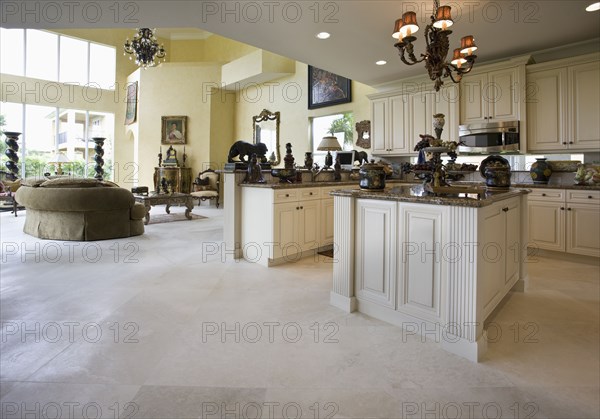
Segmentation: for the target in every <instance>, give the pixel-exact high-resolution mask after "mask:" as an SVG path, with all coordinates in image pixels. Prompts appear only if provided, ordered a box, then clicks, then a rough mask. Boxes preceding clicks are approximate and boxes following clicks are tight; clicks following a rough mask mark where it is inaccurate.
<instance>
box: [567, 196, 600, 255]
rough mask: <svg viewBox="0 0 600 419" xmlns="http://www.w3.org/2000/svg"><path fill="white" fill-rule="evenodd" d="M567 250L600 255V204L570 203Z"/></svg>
mask: <svg viewBox="0 0 600 419" xmlns="http://www.w3.org/2000/svg"><path fill="white" fill-rule="evenodd" d="M568 206H569V208H568V211H567V252H569V253H576V254H579V255H587V256H595V257H600V206H598V205H593V204H573V203H569V204H568Z"/></svg>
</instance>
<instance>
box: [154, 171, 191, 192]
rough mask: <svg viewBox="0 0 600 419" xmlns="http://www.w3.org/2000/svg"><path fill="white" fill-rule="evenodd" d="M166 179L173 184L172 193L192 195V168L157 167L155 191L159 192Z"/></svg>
mask: <svg viewBox="0 0 600 419" xmlns="http://www.w3.org/2000/svg"><path fill="white" fill-rule="evenodd" d="M162 178H165V179H166V181H167V183H169V184H171V187H172V188H173V190H172V192H179V193H185V194H187V193H190V192H191V189H192V168H191V167H155V168H154V190H155V191H158V190H159V187H160V181H161V180H162Z"/></svg>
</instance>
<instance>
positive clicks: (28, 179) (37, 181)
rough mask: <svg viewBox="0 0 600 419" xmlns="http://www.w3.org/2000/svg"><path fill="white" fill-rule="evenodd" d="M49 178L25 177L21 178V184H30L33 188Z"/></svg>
mask: <svg viewBox="0 0 600 419" xmlns="http://www.w3.org/2000/svg"><path fill="white" fill-rule="evenodd" d="M47 180H48V179H46V178H43V177H42V178H39V177H26V178H24V179H21V185H22V186H30V187H32V188H37V187H38V186H40V185H41V184H42V183H44V182H46V181H47Z"/></svg>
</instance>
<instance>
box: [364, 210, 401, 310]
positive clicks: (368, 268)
mask: <svg viewBox="0 0 600 419" xmlns="http://www.w3.org/2000/svg"><path fill="white" fill-rule="evenodd" d="M355 228H356V232H355V234H356V252H355V254H356V261H355V269H356V272H355V280H356V295H357V297H358V298H363V299H365V300H370V301H373V302H376V303H378V304H381V305H384V306H386V307H389V308H394V305H395V298H394V295H395V278H396V269H395V264H396V259H395V255H394V250H395V248H396V203H395V202H389V201H378V200H377V201H376V200H362V199H361V200H358V201H357V202H356V226H355Z"/></svg>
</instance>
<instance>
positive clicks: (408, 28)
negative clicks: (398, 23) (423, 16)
mask: <svg viewBox="0 0 600 419" xmlns="http://www.w3.org/2000/svg"><path fill="white" fill-rule="evenodd" d="M402 21H403V23H404V24H403V25H402V28H401V29H400V32H401V34H402V37H403V38H406V37H407V36H411V35H413V34H414V33H416V32H417V31H418V30H419V25H418V24H417V14H416V13H415V12H406V13H404V14H403V15H402Z"/></svg>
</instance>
